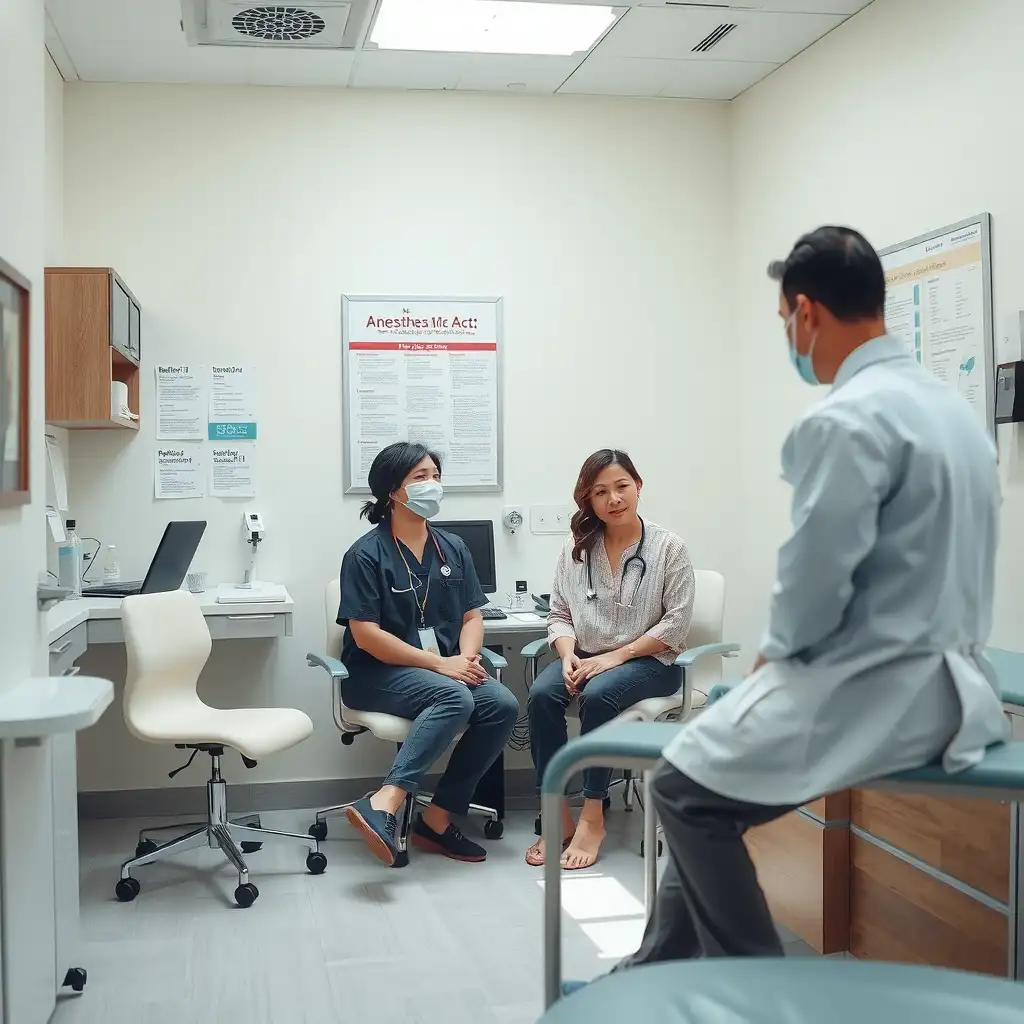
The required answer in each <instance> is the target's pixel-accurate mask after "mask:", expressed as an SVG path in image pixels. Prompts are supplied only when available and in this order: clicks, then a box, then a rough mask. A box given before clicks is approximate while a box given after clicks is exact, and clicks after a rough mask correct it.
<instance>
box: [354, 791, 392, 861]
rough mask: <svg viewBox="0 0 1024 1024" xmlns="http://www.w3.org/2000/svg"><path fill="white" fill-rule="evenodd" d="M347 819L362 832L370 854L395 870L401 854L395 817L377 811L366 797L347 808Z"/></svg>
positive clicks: (385, 812)
mask: <svg viewBox="0 0 1024 1024" xmlns="http://www.w3.org/2000/svg"><path fill="white" fill-rule="evenodd" d="M345 817H346V818H348V820H349V823H350V824H352V825H355V827H356V828H357V829H359V831H360V832H362V834H363V839H364V840H365V841H366V845H367V846H368V847H369V849H370V853H372V854H373V855H374V856H375V857H376V858H377V859H378V860H381V861H383V862H384V863H385V864H387V866H388V867H389V868H393V867H394V866H395V861H396V860H397V859H398V854H399V849H398V844H397V843H396V842H395V827H396V820H395V816H394V815H393V814H388V812H387V811H378V810H375V809H374V808H373V807H372V806H371V805H370V798H369V797H365V796H364V797H363V799H362V800H357V801H356V802H355V803H354V804H352V806H351V807H346V808H345Z"/></svg>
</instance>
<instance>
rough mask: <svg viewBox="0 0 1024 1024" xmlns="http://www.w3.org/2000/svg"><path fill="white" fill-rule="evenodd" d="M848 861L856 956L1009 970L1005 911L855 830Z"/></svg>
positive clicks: (987, 971) (998, 972)
mask: <svg viewBox="0 0 1024 1024" xmlns="http://www.w3.org/2000/svg"><path fill="white" fill-rule="evenodd" d="M851 868H852V872H851V874H852V877H851V894H850V914H851V931H850V951H851V952H852V953H853V954H854V956H857V957H863V958H865V959H870V960H896V961H901V962H904V963H922V964H933V965H935V966H939V967H953V968H957V969H959V970H965V971H980V972H982V973H985V974H995V975H1001V976H1004V977H1005V975H1006V973H1007V956H1008V949H1007V942H1008V927H1007V918H1006V915H1005V914H1003V913H1001V912H1000V911H998V910H994V909H993V908H992V907H989V906H987V905H985V904H984V903H981V902H979V901H978V900H975V899H973V898H972V897H970V896H968V895H966V894H965V893H963V892H960V891H959V890H958V889H955V888H953V886H951V885H947V884H945V883H944V882H943V881H941V880H940V879H938V878H935V877H933V876H932V875H929V874H927V873H925V872H924V871H920V870H918V869H917V868H915V867H914V866H913V865H911V864H908V863H906V862H905V861H903V860H900V859H899V858H898V857H896V856H894V855H892V854H891V853H889V852H887V851H886V850H883V849H881V848H880V847H878V846H875V845H874V844H873V843H871V842H869V841H868V840H865V839H861V838H860V837H858V836H853V837H851Z"/></svg>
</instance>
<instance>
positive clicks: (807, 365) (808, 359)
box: [786, 312, 821, 384]
mask: <svg viewBox="0 0 1024 1024" xmlns="http://www.w3.org/2000/svg"><path fill="white" fill-rule="evenodd" d="M786 338H787V339H788V341H789V361H790V362H791V363H792V364H793V366H794V367H796V372H797V373H799V374H800V379H801V380H802V381H804V382H805V383H807V384H820V383H821V381H820V380H818V375H817V374H816V373H815V372H814V360H813V358H812V356H813V355H814V346H815V345H816V344H817V343H818V336H817V334H815V335H814V337H813V338H811V347H810V348H809V349H808V350H807V355H801V354H800V353H799V352H798V351H797V348H796V313H795V312H794V313H792V314H791V315H790V317H789V319H788V320H787V321H786Z"/></svg>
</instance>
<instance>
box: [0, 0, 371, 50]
mask: <svg viewBox="0 0 1024 1024" xmlns="http://www.w3.org/2000/svg"><path fill="white" fill-rule="evenodd" d="M3 2H4V0H0V4H2V3H3ZM375 2H376V0H307V2H305V3H294V4H274V3H260V2H259V0H255V2H254V0H181V15H182V17H181V27H182V29H183V30H184V32H185V38H186V40H187V41H188V44H189V46H248V47H253V48H262V49H274V48H277V47H301V48H304V49H311V50H313V49H317V50H354V49H355V48H356V47H357V46H358V45H359V43H360V41H361V40H362V38H363V34H364V32H365V29H366V25H367V24H368V22H369V20H370V14H371V13H372V10H373V5H374V3H375Z"/></svg>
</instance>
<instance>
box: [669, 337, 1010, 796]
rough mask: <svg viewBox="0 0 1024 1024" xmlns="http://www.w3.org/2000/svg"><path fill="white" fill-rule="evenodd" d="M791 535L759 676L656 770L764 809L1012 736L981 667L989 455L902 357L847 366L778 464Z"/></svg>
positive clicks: (955, 762)
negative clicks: (673, 770) (789, 502)
mask: <svg viewBox="0 0 1024 1024" xmlns="http://www.w3.org/2000/svg"><path fill="white" fill-rule="evenodd" d="M782 463H783V475H784V477H785V479H786V480H787V481H788V482H789V483H790V484H791V485H792V486H793V508H792V521H793V532H792V534H791V536H790V538H789V540H788V541H787V542H786V543H785V544H784V545H783V547H782V549H781V550H780V552H779V564H778V574H777V579H776V584H775V588H774V591H773V595H772V604H771V610H770V616H769V625H768V629H767V632H766V635H765V638H764V641H763V643H762V652H763V653H764V655H765V657H766V658H767V659H768V663H767V664H766V665H765V666H764V667H763V668H762V669H761V670H760V671H758V672H757V673H755V674H754V675H752V676H751V677H750V678H749V679H747V680H745V681H744V682H743V683H741V684H739V685H738V686H736V687H735V688H734V689H733V691H732V692H731V693H729V695H728V696H726V697H724V698H723V699H722V700H720V701H718V702H717V703H716V704H714V705H713V706H712V707H710V708H708V709H707V710H706V711H705V712H703V713H702V714H701V715H699V716H698V717H697V718H695V719H694V720H693V721H692V722H689V723H687V724H685V725H684V726H683V727H682V728H681V730H680V733H679V736H678V737H677V738H676V740H675V741H674V742H673V743H672V744H670V745H669V747H668V748H667V749H666V751H665V757H666V758H667V759H668V760H669V761H670V762H671V763H672V764H673V765H675V766H676V767H677V768H678V769H679V770H680V771H682V772H684V773H685V774H687V775H689V776H690V777H691V778H693V779H694V780H695V781H697V782H698V783H700V784H701V785H703V786H705V787H707V788H708V789H711V790H713V791H715V792H717V793H721V794H723V795H725V796H729V797H732V798H734V799H738V800H746V801H749V802H751V803H758V804H766V805H798V804H802V803H805V802H806V801H808V800H811V799H813V798H815V797H817V796H820V795H822V794H825V793H830V792H834V791H836V790H839V789H844V788H847V787H849V786H854V785H857V784H859V783H862V782H865V781H867V780H868V779H871V778H876V777H878V776H882V775H888V774H890V773H892V772H896V771H900V770H903V769H906V768H913V767H917V766H919V765H921V764H925V763H928V762H929V761H932V760H934V759H936V758H937V757H939V756H940V755H941V756H942V758H943V763H944V765H945V767H946V769H947V771H957V770H961V769H963V768H966V767H968V766H969V765H971V764H974V763H976V762H977V761H978V760H979V759H980V758H981V756H982V753H983V751H984V749H985V747H986V746H987V745H988V744H990V743H994V742H997V741H1000V740H1005V739H1006V738H1007V737H1008V735H1009V726H1008V723H1007V721H1006V719H1005V716H1004V715H1003V712H1002V704H1001V702H1000V700H999V696H998V686H997V684H996V679H995V674H994V672H993V671H992V669H991V666H989V665H988V662H987V661H986V660H985V658H984V656H983V655H982V653H981V652H982V649H983V647H984V644H985V642H986V640H987V639H988V634H989V630H990V628H991V619H992V594H993V586H994V574H995V554H996V546H997V542H998V516H999V504H1000V498H999V482H998V475H997V472H996V464H995V452H994V448H993V445H992V442H991V440H990V439H989V437H988V435H987V434H986V433H985V430H984V428H983V427H982V425H981V423H980V421H979V419H978V418H977V416H976V414H975V412H974V411H973V410H972V409H971V407H970V406H969V405H968V404H967V403H966V402H965V401H964V400H963V398H961V397H960V396H959V395H958V394H957V393H956V391H955V390H954V389H952V388H950V387H949V386H948V385H947V384H945V383H944V382H941V381H939V380H937V379H936V378H935V377H933V376H932V375H931V374H929V373H928V372H926V371H925V370H923V369H922V368H921V367H920V366H918V364H917V363H916V362H915V360H914V359H913V358H911V357H910V356H908V355H907V354H906V349H905V348H904V347H903V346H902V345H901V343H900V342H899V341H897V340H896V339H893V338H889V337H883V338H876V339H875V340H874V341H871V342H868V343H867V344H866V345H863V346H861V347H860V348H859V349H857V350H856V351H855V352H854V353H852V354H851V355H850V356H849V357H848V358H847V360H846V361H845V362H844V364H843V366H842V367H841V368H840V371H839V373H838V374H837V376H836V380H835V384H834V386H833V388H832V390H831V391H830V392H829V394H828V396H827V397H826V398H825V399H824V400H823V401H822V402H821V403H819V404H818V405H817V406H815V407H814V408H813V409H812V410H810V411H809V412H808V413H807V414H806V415H805V416H804V417H803V418H802V419H801V420H800V421H799V422H798V423H797V425H796V426H795V427H794V428H793V430H792V432H791V433H790V435H789V437H788V438H787V440H786V443H785V445H784V447H783V452H782Z"/></svg>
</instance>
